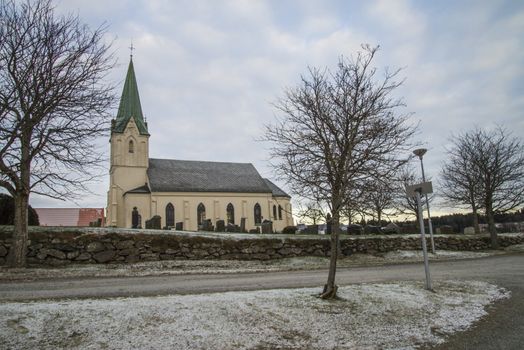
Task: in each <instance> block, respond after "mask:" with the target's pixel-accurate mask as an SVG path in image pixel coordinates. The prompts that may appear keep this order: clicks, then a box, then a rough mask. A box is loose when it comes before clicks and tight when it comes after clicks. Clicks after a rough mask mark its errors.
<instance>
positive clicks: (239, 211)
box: [106, 59, 293, 232]
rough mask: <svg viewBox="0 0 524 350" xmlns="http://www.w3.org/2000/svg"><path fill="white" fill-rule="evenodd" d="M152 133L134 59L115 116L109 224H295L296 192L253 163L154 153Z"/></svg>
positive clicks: (278, 227)
mask: <svg viewBox="0 0 524 350" xmlns="http://www.w3.org/2000/svg"><path fill="white" fill-rule="evenodd" d="M150 136H151V135H150V134H149V131H148V127H147V123H146V122H145V120H144V117H143V114H142V108H141V105H140V98H139V94H138V86H137V82H136V78H135V72H134V68H133V60H132V59H131V60H130V62H129V68H128V71H127V76H126V80H125V83H124V89H123V92H122V97H121V99H120V105H119V108H118V114H117V117H116V119H113V120H112V122H111V139H110V145H111V159H110V169H109V174H110V182H109V191H108V195H107V220H106V224H107V226H113V227H123V228H131V227H133V226H137V224H138V225H141V226H142V227H145V221H146V220H149V219H150V218H152V217H153V216H155V215H158V216H160V217H161V226H162V227H168V228H175V226H178V228H181V229H183V230H187V231H197V230H198V229H199V228H202V227H203V225H204V223H205V222H206V221H207V220H210V221H211V224H212V225H216V222H217V221H219V220H224V222H225V224H226V225H227V224H228V223H230V224H235V225H240V224H241V221H243V222H244V223H245V229H246V230H250V229H255V228H257V227H259V226H260V225H261V223H262V222H263V221H265V220H271V221H272V222H273V230H274V231H277V232H280V231H282V229H283V228H284V227H286V226H290V225H293V217H292V215H291V203H290V200H291V197H290V196H289V195H288V194H286V193H285V192H284V191H282V190H281V189H280V188H279V187H278V186H276V185H275V184H274V183H272V182H271V181H270V180H268V179H265V178H262V177H261V176H260V174H259V173H258V171H257V170H256V169H255V167H254V166H253V164H250V163H229V162H227V163H226V162H213V161H195V160H178V159H157V158H149V137H150ZM137 217H140V218H141V223H137ZM207 223H209V221H207Z"/></svg>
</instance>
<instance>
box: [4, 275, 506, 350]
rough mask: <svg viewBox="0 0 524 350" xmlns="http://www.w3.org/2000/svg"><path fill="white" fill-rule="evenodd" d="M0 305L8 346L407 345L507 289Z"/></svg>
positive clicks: (410, 287) (371, 287)
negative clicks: (335, 297) (328, 297)
mask: <svg viewBox="0 0 524 350" xmlns="http://www.w3.org/2000/svg"><path fill="white" fill-rule="evenodd" d="M434 288H435V291H436V292H430V291H426V290H425V289H424V288H423V285H422V283H416V282H399V283H385V284H361V285H351V286H347V287H341V288H340V289H339V297H340V298H339V299H338V300H333V301H326V300H322V299H319V298H317V297H316V296H315V294H316V293H318V292H319V291H320V288H316V289H312V288H309V289H282V290H266V291H252V292H228V293H214V294H202V295H184V296H162V297H147V298H145V297H140V298H116V299H100V300H96V299H86V300H63V301H43V302H30V303H3V304H0V324H1V325H2V327H0V344H2V346H3V347H4V348H8V349H28V348H38V349H57V348H67V349H70V348H72V349H74V348H79V349H80V348H81V349H282V348H285V349H333V348H336V349H415V348H417V347H419V346H421V345H422V344H438V343H442V342H444V341H445V338H446V336H447V335H450V334H452V333H454V332H457V331H461V330H464V329H466V328H468V327H469V326H471V324H472V323H473V322H475V321H477V320H478V319H479V318H481V317H482V316H484V315H486V307H487V306H488V305H489V304H491V303H493V302H495V301H497V300H500V299H503V298H509V296H510V293H509V292H508V291H506V290H504V289H501V288H499V287H497V286H495V285H492V284H488V283H486V282H476V281H469V282H466V281H440V282H435V284H434Z"/></svg>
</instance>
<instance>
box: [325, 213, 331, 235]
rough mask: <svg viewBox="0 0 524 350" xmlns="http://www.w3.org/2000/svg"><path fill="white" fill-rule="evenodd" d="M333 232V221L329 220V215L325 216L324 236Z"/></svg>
mask: <svg viewBox="0 0 524 350" xmlns="http://www.w3.org/2000/svg"><path fill="white" fill-rule="evenodd" d="M332 231H333V220H332V219H331V214H327V216H326V235H331V232H332Z"/></svg>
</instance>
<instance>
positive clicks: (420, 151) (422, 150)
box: [413, 148, 435, 254]
mask: <svg viewBox="0 0 524 350" xmlns="http://www.w3.org/2000/svg"><path fill="white" fill-rule="evenodd" d="M427 151H428V150H427V149H425V148H419V149H416V150H414V151H413V154H414V155H416V156H417V157H418V158H419V159H420V167H421V168H422V182H426V176H425V175H424V163H423V162H422V157H423V156H424V154H426V152H427ZM425 196H426V205H427V208H428V226H429V237H430V241H431V252H432V253H433V254H435V241H434V239H433V224H432V223H431V214H430V211H429V201H428V194H427V193H426V194H425Z"/></svg>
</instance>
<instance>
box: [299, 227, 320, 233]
mask: <svg viewBox="0 0 524 350" xmlns="http://www.w3.org/2000/svg"><path fill="white" fill-rule="evenodd" d="M302 233H303V234H306V235H318V225H307V226H306V228H305V229H304V230H303V231H302Z"/></svg>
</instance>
